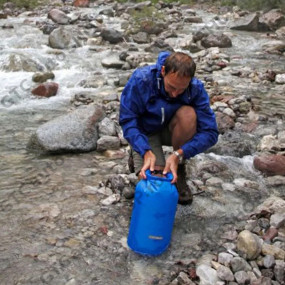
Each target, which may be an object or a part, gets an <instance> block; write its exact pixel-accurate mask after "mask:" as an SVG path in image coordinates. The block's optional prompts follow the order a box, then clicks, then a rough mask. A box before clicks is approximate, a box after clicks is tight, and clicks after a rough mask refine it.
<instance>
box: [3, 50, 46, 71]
mask: <svg viewBox="0 0 285 285" xmlns="http://www.w3.org/2000/svg"><path fill="white" fill-rule="evenodd" d="M1 69H2V70H4V71H11V72H15V71H27V72H37V71H46V70H47V67H46V66H45V65H44V64H43V63H42V62H39V61H37V60H35V59H33V58H32V57H31V56H30V55H27V54H23V53H20V52H11V53H10V54H9V55H7V57H6V60H5V62H3V63H2V65H1Z"/></svg>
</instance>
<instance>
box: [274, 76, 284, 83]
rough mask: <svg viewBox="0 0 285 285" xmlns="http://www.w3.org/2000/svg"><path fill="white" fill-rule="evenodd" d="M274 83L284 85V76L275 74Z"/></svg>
mask: <svg viewBox="0 0 285 285" xmlns="http://www.w3.org/2000/svg"><path fill="white" fill-rule="evenodd" d="M275 82H276V83H278V84H285V74H277V75H276V77H275Z"/></svg>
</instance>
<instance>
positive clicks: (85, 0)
mask: <svg viewBox="0 0 285 285" xmlns="http://www.w3.org/2000/svg"><path fill="white" fill-rule="evenodd" d="M89 4H90V2H89V0H75V1H73V6H75V7H89Z"/></svg>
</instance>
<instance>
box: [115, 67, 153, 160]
mask: <svg viewBox="0 0 285 285" xmlns="http://www.w3.org/2000/svg"><path fill="white" fill-rule="evenodd" d="M142 92H143V88H142V86H141V82H140V80H139V76H138V70H136V71H135V72H134V73H133V75H132V77H131V78H130V79H129V81H128V83H127V84H126V86H125V88H124V90H123V92H122V95H121V102H120V118H119V123H120V125H121V127H122V129H123V134H124V137H125V139H126V140H127V141H128V142H129V144H130V145H131V146H132V147H133V149H134V150H135V151H136V152H138V153H139V154H140V155H141V156H142V157H143V156H144V154H145V152H146V151H147V150H150V149H151V147H150V145H149V143H148V138H147V136H146V135H144V134H143V133H142V132H141V128H140V126H139V117H140V116H141V115H142V114H143V112H144V110H145V102H144V101H143V99H142V98H143V96H141V94H142Z"/></svg>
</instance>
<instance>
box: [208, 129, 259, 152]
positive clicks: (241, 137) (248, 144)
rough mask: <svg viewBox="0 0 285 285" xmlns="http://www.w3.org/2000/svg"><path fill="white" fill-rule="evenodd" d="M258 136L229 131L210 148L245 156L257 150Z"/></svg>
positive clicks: (213, 150) (214, 150)
mask: <svg viewBox="0 0 285 285" xmlns="http://www.w3.org/2000/svg"><path fill="white" fill-rule="evenodd" d="M257 141H258V140H257V138H255V137H254V136H252V135H251V134H247V133H244V132H235V131H228V132H226V133H225V134H223V135H220V136H219V140H218V143H217V144H216V145H215V146H213V147H212V148H210V149H209V151H212V152H214V153H216V154H220V155H230V156H236V157H244V156H246V155H251V154H253V153H255V152H256V148H257Z"/></svg>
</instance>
